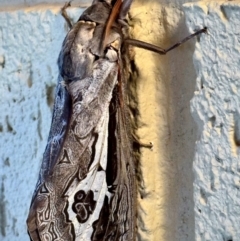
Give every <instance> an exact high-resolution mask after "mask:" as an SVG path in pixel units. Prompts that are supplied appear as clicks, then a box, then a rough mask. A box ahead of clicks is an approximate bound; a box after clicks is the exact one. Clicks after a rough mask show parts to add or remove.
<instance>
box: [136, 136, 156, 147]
mask: <svg viewBox="0 0 240 241" xmlns="http://www.w3.org/2000/svg"><path fill="white" fill-rule="evenodd" d="M132 137H133V140H134V142H135V143H136V144H138V145H139V147H145V148H149V149H152V148H153V144H152V142H149V144H146V143H143V142H141V141H140V140H139V138H138V137H137V136H136V135H135V134H134V133H132Z"/></svg>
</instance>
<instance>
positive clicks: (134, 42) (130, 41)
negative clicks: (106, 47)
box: [124, 27, 207, 54]
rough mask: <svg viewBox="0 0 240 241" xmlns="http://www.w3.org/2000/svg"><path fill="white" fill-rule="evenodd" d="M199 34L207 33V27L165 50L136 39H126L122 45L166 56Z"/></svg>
mask: <svg viewBox="0 0 240 241" xmlns="http://www.w3.org/2000/svg"><path fill="white" fill-rule="evenodd" d="M201 33H207V27H205V28H203V29H200V30H198V31H196V32H195V33H193V34H191V35H189V36H187V37H186V38H184V39H183V40H181V41H180V42H177V43H176V44H174V45H173V46H171V47H170V48H167V49H163V48H161V47H158V46H156V45H153V44H149V43H145V42H143V41H140V40H137V39H126V40H125V41H124V43H125V44H128V45H132V46H135V47H138V48H143V49H147V50H150V51H153V52H155V53H158V54H166V53H167V52H169V51H171V50H173V49H175V48H177V47H178V46H180V45H181V44H183V43H185V42H186V41H188V40H189V39H191V38H193V37H195V36H197V35H199V34H201Z"/></svg>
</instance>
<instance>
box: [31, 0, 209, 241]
mask: <svg viewBox="0 0 240 241" xmlns="http://www.w3.org/2000/svg"><path fill="white" fill-rule="evenodd" d="M131 3H132V0H113V1H111V0H105V1H103V0H94V1H93V3H92V5H91V6H90V7H89V8H87V9H86V10H85V11H84V12H83V14H82V15H81V16H80V18H79V20H78V21H77V23H75V24H74V25H73V26H71V29H70V31H69V32H68V34H67V36H66V38H65V40H64V41H63V44H62V49H61V52H60V54H59V58H58V66H59V77H58V84H57V87H56V96H55V103H54V110H53V117H52V124H51V129H50V134H49V138H48V142H47V146H46V149H45V152H44V154H43V161H42V166H41V169H40V174H39V179H38V182H37V185H36V188H35V191H34V194H33V198H32V202H31V206H30V211H29V215H28V219H27V226H28V233H29V236H30V238H31V240H32V241H40V240H41V241H50V240H57V241H73V240H76V241H80V240H83V241H88V240H89V241H90V240H91V241H94V240H111V241H113V240H115V241H118V240H120V241H131V240H135V239H136V231H137V224H136V220H137V202H136V196H137V181H136V168H137V167H136V162H135V159H134V156H133V146H134V142H136V141H135V138H134V135H133V131H132V126H131V112H130V111H129V108H128V95H127V81H128V77H129V72H130V62H129V54H128V46H129V45H133V46H137V47H141V48H146V49H149V50H151V51H155V52H157V53H159V54H166V53H167V52H168V51H170V50H172V49H173V48H175V47H177V46H179V45H180V44H182V43H183V42H185V41H186V40H188V39H190V38H192V37H193V36H195V35H197V34H200V33H203V32H206V28H204V29H201V30H199V31H197V32H196V33H194V34H192V35H190V36H189V37H187V38H185V39H184V40H182V41H181V42H179V43H177V44H175V45H174V46H172V47H170V48H169V49H167V50H164V49H161V48H159V47H156V46H153V45H150V44H147V43H143V42H141V41H139V40H133V39H129V37H128V34H127V21H126V19H125V18H126V16H127V13H128V12H129V9H130V6H131ZM67 6H68V5H67V4H66V5H65V7H64V8H63V13H64V14H63V15H64V16H65V17H66V12H65V8H66V7H67ZM67 20H68V18H67ZM68 23H69V25H71V22H70V21H69V20H68Z"/></svg>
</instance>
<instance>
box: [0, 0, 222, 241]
mask: <svg viewBox="0 0 240 241" xmlns="http://www.w3.org/2000/svg"><path fill="white" fill-rule="evenodd" d="M41 2H42V1H41ZM53 2H54V3H56V2H57V1H51V2H50V1H48V3H53ZM85 2H86V1H85ZM159 2H160V1H157V0H156V1H147V0H146V1H144V0H139V1H134V4H133V6H132V9H131V18H132V22H131V26H132V29H131V31H132V33H133V35H134V37H135V38H137V39H141V40H143V41H147V42H150V43H153V44H156V45H159V46H161V47H165V48H167V47H169V46H171V45H172V44H174V43H176V42H177V41H178V40H180V39H182V38H183V37H185V36H187V35H188V34H189V32H188V30H187V27H186V24H185V18H184V14H183V12H182V9H181V4H182V3H183V2H184V1H164V3H162V4H160V3H159ZM169 2H170V3H169ZM176 2H178V4H177V3H176ZM16 3H18V4H20V3H22V4H23V1H22V2H21V1H12V2H11V1H3V4H5V5H8V6H12V9H11V10H9V9H8V8H6V9H4V8H3V7H2V8H1V12H0V97H1V98H0V112H1V115H0V135H1V138H0V182H1V186H0V240H3V241H25V240H28V237H27V234H26V224H25V220H26V217H27V213H28V208H29V205H30V201H31V196H32V192H33V189H34V187H35V184H36V181H37V177H38V172H39V167H40V163H41V159H42V154H43V151H44V149H45V145H46V140H47V136H48V131H49V126H50V122H51V110H52V109H51V108H52V104H53V95H54V87H55V84H56V81H57V75H58V70H57V64H56V61H57V57H58V53H59V51H60V48H61V44H62V41H63V39H64V36H65V35H66V31H67V28H66V24H65V22H64V20H63V18H62V16H61V15H60V14H59V11H60V5H58V6H56V5H55V6H53V5H49V4H48V5H46V4H42V5H38V6H37V7H34V6H31V7H27V6H26V5H28V4H29V5H34V4H33V3H37V4H38V3H40V1H24V3H25V4H26V5H23V6H22V7H21V8H18V7H17V8H16V7H15V8H14V5H16ZM2 6H4V5H2ZM199 9H201V7H199V8H196V9H195V8H194V7H191V5H189V7H187V13H188V14H189V18H188V19H192V18H193V17H194V11H196V12H197V13H198V14H200V15H199V16H203V13H202V12H204V11H202V12H201V11H199ZM81 11H82V10H81V9H79V8H76V9H70V10H69V13H70V14H71V16H73V17H74V18H75V19H76V18H77V17H78V16H79V14H80V12H81ZM199 12H200V13H199ZM201 14H202V15H201ZM189 21H190V20H189ZM191 21H192V25H191V28H192V29H193V28H195V27H196V28H201V27H203V26H204V25H205V22H203V21H199V22H194V21H195V20H191ZM224 21H225V20H224ZM189 25H190V24H189ZM206 38H207V36H205V35H204V36H202V37H201V38H200V39H201V41H202V40H205V39H206ZM195 43H196V40H191V41H190V42H188V43H186V44H184V45H183V46H181V47H179V48H178V49H176V50H174V51H173V52H171V53H169V54H167V56H159V55H157V54H154V53H150V52H149V51H146V50H140V49H135V52H136V54H135V59H136V66H137V68H138V73H139V82H138V85H137V86H136V89H137V93H138V96H139V111H140V122H139V126H140V128H139V136H140V138H141V140H142V141H143V142H146V143H148V142H149V141H151V142H153V144H154V147H153V150H149V149H145V148H142V170H143V183H144V186H145V192H146V194H147V195H146V196H144V198H143V199H139V203H140V206H139V213H140V218H139V240H151V241H154V240H156V241H159V240H163V241H165V240H171V241H183V240H184V241H193V240H194V237H195V230H194V215H195V213H194V204H193V173H192V161H193V159H194V148H195V140H196V139H197V126H196V125H195V123H194V121H193V119H192V117H191V114H190V104H189V103H190V99H191V98H192V96H193V93H194V86H195V80H196V74H195V70H194V66H193V61H192V55H193V51H194V48H195ZM198 48H199V47H198ZM198 67H199V66H198V65H196V66H195V68H196V69H198ZM197 73H198V71H197ZM200 133H201V131H200ZM204 175H206V174H205V173H204ZM196 183H197V181H195V186H196ZM196 192H199V191H198V190H197V189H196ZM198 220H199V221H201V219H200V218H199V217H198ZM196 229H199V226H198V223H197V224H196ZM202 240H204V239H202ZM212 240H214V239H212Z"/></svg>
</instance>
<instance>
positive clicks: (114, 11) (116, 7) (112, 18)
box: [100, 0, 122, 50]
mask: <svg viewBox="0 0 240 241" xmlns="http://www.w3.org/2000/svg"><path fill="white" fill-rule="evenodd" d="M121 5H122V0H117V1H116V3H115V4H114V6H113V8H112V11H111V14H110V15H109V18H108V21H107V24H106V27H105V30H104V33H103V38H102V43H100V44H101V50H103V49H104V47H105V46H106V38H107V36H108V35H109V32H110V29H111V27H112V25H113V23H114V21H115V20H116V18H117V16H118V14H119V10H120V7H121Z"/></svg>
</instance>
